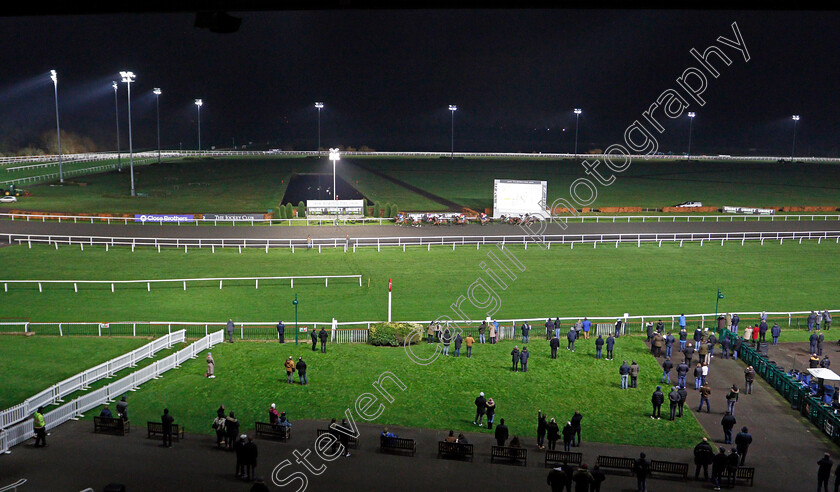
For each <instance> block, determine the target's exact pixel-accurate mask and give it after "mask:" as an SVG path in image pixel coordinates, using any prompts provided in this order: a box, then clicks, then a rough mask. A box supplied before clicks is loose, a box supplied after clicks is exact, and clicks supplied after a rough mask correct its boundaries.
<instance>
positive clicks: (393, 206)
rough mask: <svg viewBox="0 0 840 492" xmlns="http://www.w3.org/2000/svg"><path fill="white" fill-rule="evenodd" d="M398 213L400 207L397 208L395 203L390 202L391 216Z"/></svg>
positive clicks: (395, 215)
mask: <svg viewBox="0 0 840 492" xmlns="http://www.w3.org/2000/svg"><path fill="white" fill-rule="evenodd" d="M398 213H400V209H399V208H397V204H396V203H392V204H391V217H394V218H396V217H397V214H398Z"/></svg>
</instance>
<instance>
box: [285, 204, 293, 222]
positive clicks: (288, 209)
mask: <svg viewBox="0 0 840 492" xmlns="http://www.w3.org/2000/svg"><path fill="white" fill-rule="evenodd" d="M294 209H295V207H293V206H292V204H291V203H287V204H286V218H287V219H293V218H294V217H295V213H294Z"/></svg>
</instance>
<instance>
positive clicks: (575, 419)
mask: <svg viewBox="0 0 840 492" xmlns="http://www.w3.org/2000/svg"><path fill="white" fill-rule="evenodd" d="M581 420H583V415H581V414H580V410H575V414H574V415H572V420H570V421H569V422H571V423H572V429H574V431H575V439H573V440H572V446H580V430H581V429H580V421H581Z"/></svg>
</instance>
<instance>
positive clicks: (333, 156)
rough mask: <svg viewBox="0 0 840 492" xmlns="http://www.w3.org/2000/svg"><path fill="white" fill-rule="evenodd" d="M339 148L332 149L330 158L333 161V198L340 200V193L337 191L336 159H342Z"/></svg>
mask: <svg viewBox="0 0 840 492" xmlns="http://www.w3.org/2000/svg"><path fill="white" fill-rule="evenodd" d="M338 154H339V152H338V149H330V160H331V161H332V163H333V200H338V194H336V192H335V161H337V160H340V159H341V158H340V157H339V155H338Z"/></svg>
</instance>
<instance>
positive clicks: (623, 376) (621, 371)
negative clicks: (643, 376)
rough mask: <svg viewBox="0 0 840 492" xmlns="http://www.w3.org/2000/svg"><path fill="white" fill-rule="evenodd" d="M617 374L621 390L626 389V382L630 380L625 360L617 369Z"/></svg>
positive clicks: (628, 368) (628, 367)
mask: <svg viewBox="0 0 840 492" xmlns="http://www.w3.org/2000/svg"><path fill="white" fill-rule="evenodd" d="M618 374H619V375H620V376H621V389H627V388H628V385H627V381H628V379H629V378H630V366H628V365H627V361H626V360H625V361H624V362H622V363H621V366H620V367H619V368H618Z"/></svg>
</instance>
